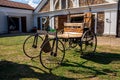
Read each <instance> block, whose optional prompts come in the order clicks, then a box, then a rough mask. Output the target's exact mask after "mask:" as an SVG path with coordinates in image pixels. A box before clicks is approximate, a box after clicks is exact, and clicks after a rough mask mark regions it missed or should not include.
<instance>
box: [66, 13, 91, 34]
mask: <svg viewBox="0 0 120 80" xmlns="http://www.w3.org/2000/svg"><path fill="white" fill-rule="evenodd" d="M83 16H84V21H83V23H64V26H65V27H64V32H77V33H83V28H85V27H86V28H90V27H91V23H92V13H91V12H87V13H84V15H83Z"/></svg>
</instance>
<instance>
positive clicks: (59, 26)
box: [55, 15, 67, 30]
mask: <svg viewBox="0 0 120 80" xmlns="http://www.w3.org/2000/svg"><path fill="white" fill-rule="evenodd" d="M64 22H67V16H66V15H65V16H58V17H56V18H55V26H56V28H57V29H58V30H61V29H63V28H64Z"/></svg>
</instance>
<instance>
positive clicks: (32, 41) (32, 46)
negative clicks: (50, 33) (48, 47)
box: [23, 34, 43, 58]
mask: <svg viewBox="0 0 120 80" xmlns="http://www.w3.org/2000/svg"><path fill="white" fill-rule="evenodd" d="M42 42H43V38H42V37H41V36H39V35H36V34H34V35H30V36H28V37H27V38H26V40H25V41H24V43H23V52H24V54H25V55H26V56H27V57H29V58H35V57H38V56H39V52H40V46H41V44H42Z"/></svg>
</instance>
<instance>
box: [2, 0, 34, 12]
mask: <svg viewBox="0 0 120 80" xmlns="http://www.w3.org/2000/svg"><path fill="white" fill-rule="evenodd" d="M0 6H2V7H10V8H17V9H26V10H34V8H33V7H32V6H30V5H28V4H24V3H19V2H14V1H9V0H0Z"/></svg>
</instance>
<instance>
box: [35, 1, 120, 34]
mask: <svg viewBox="0 0 120 80" xmlns="http://www.w3.org/2000/svg"><path fill="white" fill-rule="evenodd" d="M85 1H86V0H42V1H41V3H40V4H39V5H38V7H37V8H36V9H35V11H34V23H35V24H34V26H38V27H39V28H41V29H42V28H43V27H44V26H43V25H42V20H43V18H44V16H53V15H61V16H59V17H58V19H57V20H56V19H55V18H52V19H51V20H50V22H49V26H50V27H51V28H54V26H58V27H59V28H60V27H61V26H63V25H61V23H64V22H65V21H66V20H65V19H66V16H67V14H68V12H67V10H68V11H69V12H70V13H71V14H76V13H77V14H83V13H84V12H88V10H89V9H88V5H87V4H86V2H85ZM88 1H93V2H89V4H90V8H91V10H92V12H93V14H94V16H95V18H94V20H95V23H94V30H95V32H96V33H97V34H99V35H114V36H120V34H119V33H120V30H119V29H118V28H119V26H117V12H118V9H117V7H118V5H117V4H118V3H117V2H118V0H88ZM62 15H66V16H62ZM78 17H79V16H78ZM59 23H60V24H59ZM38 24H39V25H38Z"/></svg>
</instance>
